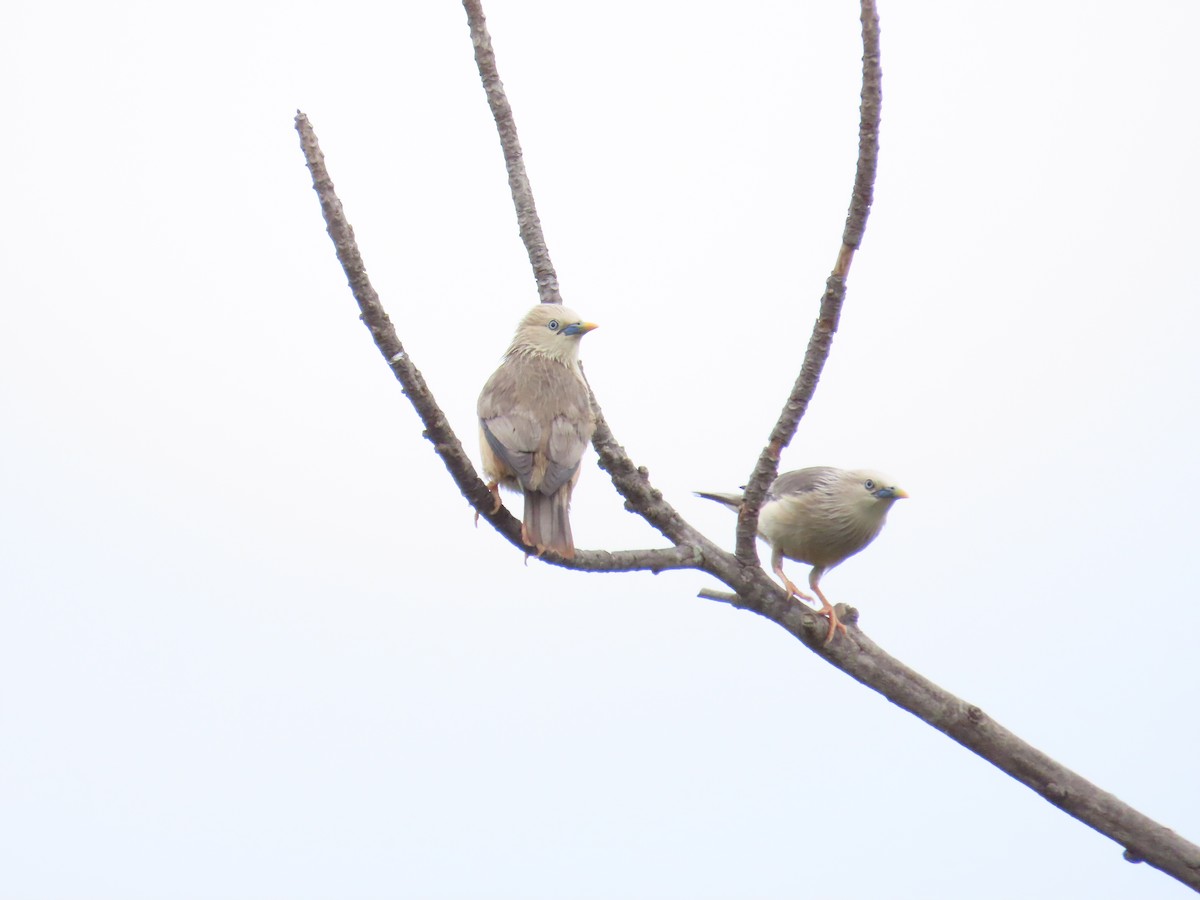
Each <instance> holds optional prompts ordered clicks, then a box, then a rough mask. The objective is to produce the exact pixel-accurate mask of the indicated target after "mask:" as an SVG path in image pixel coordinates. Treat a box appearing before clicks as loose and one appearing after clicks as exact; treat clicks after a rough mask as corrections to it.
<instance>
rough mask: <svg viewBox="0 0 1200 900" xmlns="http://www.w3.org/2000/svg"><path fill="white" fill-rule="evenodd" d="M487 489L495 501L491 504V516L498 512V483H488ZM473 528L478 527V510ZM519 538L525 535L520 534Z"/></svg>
mask: <svg viewBox="0 0 1200 900" xmlns="http://www.w3.org/2000/svg"><path fill="white" fill-rule="evenodd" d="M487 489H488V490H489V491H491V492H492V498H493V499H494V500H495V501H496V502H495V503H493V504H492V515H493V516H494V515H495V514H496V513H498V512H500V505H501V504H500V483H499V482H498V481H489V482H488V484H487ZM475 527H476V528H478V527H479V510H475ZM521 537H522V538H524V537H525V533H524V532H522V533H521Z"/></svg>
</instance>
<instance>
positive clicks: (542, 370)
mask: <svg viewBox="0 0 1200 900" xmlns="http://www.w3.org/2000/svg"><path fill="white" fill-rule="evenodd" d="M595 327H596V326H595V325H593V324H592V323H591V322H585V321H583V320H582V319H581V318H580V317H579V316H578V315H577V314H576V313H573V312H572V311H571V310H569V309H567V308H565V307H563V306H559V305H557V304H552V303H539V304H538V305H537V306H535V307H534V308H533V309H531V310H530V311H529V312H527V313H526V314H525V317H524V318H523V319H521V324H520V325H518V326H517V333H516V334H515V335H513V339H512V343H511V344H509V345H508V350H507V352H505V354H504V361H503V362H502V363H500V368H498V369H497V370H496V371H495V372H493V373H492V377H491V378H489V379H488V381H487V384H485V385H484V386H483V391H482V392H481V393H480V395H479V405H478V412H479V447H480V451H481V452H482V454H483V471H484V474H485V475H487V477H488V478H489V479H491V483H490V484H489V485H488V487H489V488H491V490H492V493H493V494H495V495H496V507H495V508H496V509H499V508H500V490H499V485H503V486H504V487H506V488H510V489H512V490H515V491H516V490H519V491H521V492H522V493H524V495H525V514H524V516H523V517H522V522H521V540H523V541H524V542H525V544H526V545H527V546H529V547H533V548H535V549H536V550H537V552H538V553H539V554H540V553H542V552H543V551H544V550H546V549H550V550H554V551H556V552H557V553H559V554H560V555H562V556H565V557H567V558H571V557H573V556H574V555H575V542H574V540H573V538H572V537H571V522H570V519H569V518H568V510H569V509H570V506H571V491H573V490H574V489H575V483H576V482H577V481H578V480H579V462H580V460H581V459H582V458H583V451H584V449H585V448H586V447H587V445H588V442H589V441H590V440H591V439H592V432H593V431H595V430H596V419H595V415H594V414H593V413H592V406H591V403H589V402H588V390H587V385H586V384H585V383H584V381H583V372H582V371H581V370H580V368H579V339H580V338H581V337H583V336H584V335H585V334H587V333H588V332H589V331H591V330H592V329H593V328H595Z"/></svg>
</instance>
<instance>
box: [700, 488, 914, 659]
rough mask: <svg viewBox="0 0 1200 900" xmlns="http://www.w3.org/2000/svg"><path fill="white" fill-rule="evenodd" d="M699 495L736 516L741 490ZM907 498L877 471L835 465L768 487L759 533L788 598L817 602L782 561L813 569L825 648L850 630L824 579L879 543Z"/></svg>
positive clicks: (810, 578) (811, 581)
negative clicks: (897, 504)
mask: <svg viewBox="0 0 1200 900" xmlns="http://www.w3.org/2000/svg"><path fill="white" fill-rule="evenodd" d="M742 490H743V491H744V490H745V487H744V486H743V488H742ZM696 496H698V497H703V498H704V499H706V500H715V501H716V502H717V503H720V504H722V505H724V506H727V507H729V508H730V509H732V510H734V511H735V512H736V511H737V510H738V509H740V508H741V505H742V493H741V492H740V491H739V492H738V493H708V492H702V491H697V492H696ZM907 496H908V494H907V493H906V492H905V491H903V490H902V489H901V488H899V487H897V486H896V484H895V482H893V481H892V480H891V479H889V478H888V477H887V476H885V475H881V474H879V473H878V472H873V471H870V470H866V469H850V470H847V469H836V468H833V467H832V466H812V467H810V468H807V469H796V470H795V471H793V472H785V473H784V474H782V475H780V476H779V477H778V478H776V479H775V480H774V481H773V482H772V483H771V486H770V488H768V490H767V496H766V498H765V499H764V500H763V505H762V508H761V509H760V511H759V514H758V533H759V535H760V536H761V537H762V538H763V539H764V540H765V541H766V542H767V543H768V544H770V545H771V568H772V569H773V570H774V572H775V574H776V575H778V576H779V578H780V580H782V581H783V585H784V587H785V588H786V589H787V592H788V596H789V597H790V596H793V595H794V596H797V597H800V598H802V599H804V600H808V601H812V600H813V598H812V597H810V596H808V595H807V594H805V593H804V592H802V591H801V590H800V589H799V588H797V587H796V585H795V584H793V583H792V581H791V579H790V578H788V577H787V575H785V574H784V573H783V560H784V557H787V558H788V559H791V560H795V561H796V562H801V563H808V564H809V565H810V566H812V570H811V571H810V572H809V573H808V584H809V587H811V588H812V590H813V593H815V594H816V595H817V598H818V599H819V600H820V601H821V609H820V610H819V614H820V615H823V616H827V617H828V619H829V633H828V634H827V635H826V636H825V644H826V645H828V644H829V643H830V642H831V641H832V640H833V636H834V634H835V633H836V632H837V630H838V629H839V628H840V629H841V630H842V631H845V630H846V626H845V625H843V624H842V622H841V620H839V619H838V616H837V613H836V612H835V611H834V608H833V604H832V603H830V602H829V601H828V600H827V599H826V598H825V594H824V593H823V592H822V591H821V576H822V575H824V574H825V573H826V572H828V571H829V570H830V569H832V568H833V567H834V566H836V565H838V564H839V563H843V562H845V561H846V560H847V559H849V558H850V557H851V556H853V555H854V554H856V553H858V552H859V551H860V550H862V549H863V548H864V547H866V546H867V545H868V544H870V543H871V541H873V540H875V538H876V537H878V536H879V532H880V531H881V530H882V529H883V523H884V522H885V521H886V520H887V514H888V511H889V510H890V509H891V508H892V504H893V503H895V502H896V501H897V500H902V499H904V498H906V497H907Z"/></svg>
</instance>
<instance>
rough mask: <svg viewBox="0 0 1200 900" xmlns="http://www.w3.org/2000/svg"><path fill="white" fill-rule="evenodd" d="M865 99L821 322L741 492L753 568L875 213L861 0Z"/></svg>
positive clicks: (875, 36) (868, 41)
mask: <svg viewBox="0 0 1200 900" xmlns="http://www.w3.org/2000/svg"><path fill="white" fill-rule="evenodd" d="M861 20H862V41H863V70H862V101H861V103H860V105H859V124H858V167H857V169H856V171H855V174H854V187H853V189H852V190H851V192H850V209H849V212H848V213H847V214H846V227H845V228H844V229H843V231H842V246H841V249H840V250H839V251H838V256H837V261H836V262H835V263H834V266H833V272H832V273H831V274H830V276H829V279H828V280H827V281H826V282H825V293H824V294H823V295H822V297H821V307H820V311H819V312H818V314H817V321H816V323H815V324H814V325H813V330H812V336H811V337H810V338H809V339H808V348H807V350H805V352H804V363H803V364H802V365H801V367H800V374H799V376H798V377H797V378H796V383H795V384H794V385H792V391H791V393H790V394H788V398H787V402H786V403H784V405H783V411H782V412H781V413H780V414H779V419H778V421H777V422H776V423H775V427H774V428H772V429H771V436H770V438H769V439H768V440H767V446H766V447H764V448H763V451H762V453H761V454H760V455H759V457H758V462H757V463H756V464H755V466H754V472H753V473H752V474H751V475H750V480H749V481H747V482H746V489H745V491H744V492H743V496H744V498H745V499H744V501H743V503H742V508H741V510H740V511H739V513H738V524H737V558H738V559H739V560H740V561H741V562H742V563H743V564H744V565H750V566H756V565H758V550H757V548H756V547H755V543H754V539H755V534H756V533H757V531H758V512H759V510H760V509H761V508H762V503H763V500H764V498H765V497H766V495H767V488H769V487H770V486H771V482H772V481H774V480H775V476H776V475H778V474H779V456H780V454H781V453H782V452H783V448H784V447H786V446H787V445H788V444H790V443H791V442H792V438H793V437H795V436H796V428H797V427H798V426H799V424H800V419H801V418H802V417H803V416H804V413H805V412H806V411H807V409H808V404H809V402H810V401H811V400H812V396H813V393H814V392H815V391H816V389H817V382H818V381H819V380H820V378H821V371H822V370H823V369H824V368H825V361H826V360H827V359H829V351H830V349H831V348H832V347H833V335H834V333H835V332H836V331H837V327H838V319H839V318H840V316H841V313H842V301H843V300H845V298H846V276H847V274H848V273H849V272H850V263H851V261H852V260H853V258H854V251H855V250H857V249H858V246H859V244H860V243H861V242H862V236H863V232H864V231H865V230H866V227H867V216H868V214H869V213H870V211H871V198H872V195H873V192H874V186H875V167H876V163H877V161H878V158H879V114H880V110H881V108H882V103H883V86H882V80H883V79H882V73H881V70H880V67H879V13H878V11H877V10H876V9H875V0H862V13H861Z"/></svg>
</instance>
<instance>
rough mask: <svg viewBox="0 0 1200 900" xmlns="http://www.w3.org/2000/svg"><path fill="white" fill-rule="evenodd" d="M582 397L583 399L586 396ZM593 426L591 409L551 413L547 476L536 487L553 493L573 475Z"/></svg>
mask: <svg viewBox="0 0 1200 900" xmlns="http://www.w3.org/2000/svg"><path fill="white" fill-rule="evenodd" d="M583 399H584V401H585V403H586V401H587V396H586V395H585V396H584V398H583ZM594 430H595V425H594V424H593V423H592V417H591V412H590V410H589V411H588V413H587V414H586V416H584V417H580V416H579V415H577V414H568V415H561V416H555V417H554V421H553V422H551V423H550V441H549V443H548V445H547V447H546V476H545V477H544V478H543V479H542V484H541V486H540V488H539V490H541V492H542V493H543V494H553V493H554V492H555V491H557V490H558V489H559V488H560V487H562V486H563V485H564V484H566V483H567V482H568V481H570V480H571V478H573V477H574V475H575V473H576V472H577V471H578V470H579V461H580V460H581V459H583V451H584V450H585V449H587V445H588V441H590V440H591V438H592V432H593V431H594Z"/></svg>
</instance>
